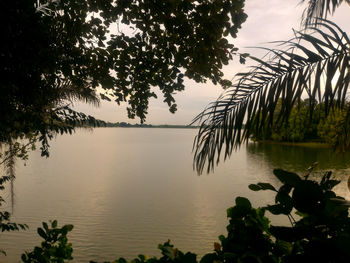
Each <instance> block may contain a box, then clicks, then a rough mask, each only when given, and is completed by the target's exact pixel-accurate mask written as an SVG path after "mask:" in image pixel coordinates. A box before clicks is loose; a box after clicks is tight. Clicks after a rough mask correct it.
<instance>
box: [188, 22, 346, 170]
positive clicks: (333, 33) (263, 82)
mask: <svg viewBox="0 0 350 263" xmlns="http://www.w3.org/2000/svg"><path fill="white" fill-rule="evenodd" d="M308 29H309V30H310V31H309V33H305V32H304V31H300V32H295V35H296V37H295V38H294V39H292V40H289V41H281V42H280V46H281V47H282V48H284V49H268V51H269V53H268V56H265V60H261V59H258V58H255V57H250V58H251V59H253V60H254V61H256V62H257V63H258V65H255V66H252V67H251V70H250V71H248V72H245V73H240V74H237V75H236V77H237V80H236V82H235V83H234V85H233V86H232V87H230V88H228V89H226V90H225V91H224V93H223V94H222V95H221V96H220V97H219V98H218V100H217V101H215V102H213V103H211V104H210V105H209V106H208V107H207V109H205V110H204V111H203V112H202V113H201V114H199V115H198V116H197V117H196V118H195V119H194V123H195V122H199V123H200V125H201V128H200V130H199V133H198V135H197V137H196V139H195V145H194V147H195V160H194V166H195V168H196V169H197V171H198V172H199V173H201V172H202V171H203V169H204V166H206V165H207V171H208V172H209V171H210V170H211V169H213V168H214V165H215V163H216V164H218V163H219V161H220V156H221V154H223V155H224V158H227V157H229V156H230V155H231V153H232V151H233V150H234V149H237V148H238V147H239V146H240V145H241V144H242V142H244V141H248V139H249V138H250V136H251V135H252V134H254V135H255V136H257V135H258V134H259V135H261V134H264V133H267V132H269V131H271V127H272V126H273V125H275V126H277V127H284V126H286V125H288V120H289V117H290V116H291V114H292V113H293V109H296V107H298V105H299V104H300V101H301V98H302V96H305V97H306V98H308V101H309V107H308V110H309V112H307V113H305V114H306V115H307V116H309V119H310V120H311V118H313V117H314V116H315V115H314V114H313V112H314V110H315V107H316V105H317V104H321V103H322V105H323V107H322V108H321V110H322V111H323V114H324V115H323V116H325V117H326V116H327V115H328V114H329V112H330V111H331V110H332V109H333V108H341V109H343V108H344V107H345V105H346V102H347V93H348V87H349V82H350V70H349V63H350V62H349V61H350V49H349V45H350V40H349V38H348V36H347V34H346V33H345V32H344V31H342V30H341V28H339V27H338V26H337V25H336V24H334V23H332V22H331V21H326V20H321V21H319V23H318V24H314V25H312V26H310V27H309V28H308ZM279 101H280V102H281V107H280V108H279V110H278V112H277V111H276V108H277V103H278V102H279ZM276 113H277V114H276ZM303 114H304V113H303ZM305 114H304V115H305ZM347 115H348V117H347V118H346V119H347V120H348V119H349V116H350V112H349V111H347ZM291 117H292V118H293V116H291ZM294 117H295V121H296V122H298V121H299V120H297V119H298V118H299V117H300V116H294ZM243 123H244V126H243ZM298 125H299V124H298ZM301 125H303V124H302V123H300V126H301ZM305 132H306V131H305ZM290 136H292V135H290ZM338 139H339V140H341V139H345V140H349V139H350V138H349V136H344V137H338ZM337 145H344V146H345V145H349V142H348V141H344V140H343V141H338V143H337Z"/></svg>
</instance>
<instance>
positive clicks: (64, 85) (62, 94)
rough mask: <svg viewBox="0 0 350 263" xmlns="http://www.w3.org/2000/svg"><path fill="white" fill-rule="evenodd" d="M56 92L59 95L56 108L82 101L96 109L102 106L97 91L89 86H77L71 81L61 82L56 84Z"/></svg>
mask: <svg viewBox="0 0 350 263" xmlns="http://www.w3.org/2000/svg"><path fill="white" fill-rule="evenodd" d="M56 90H57V92H58V94H57V96H56V97H57V100H56V101H55V102H54V103H55V106H57V105H60V104H62V103H66V102H67V101H70V102H74V101H80V102H84V103H87V104H90V105H92V106H95V107H98V106H99V105H100V99H99V97H98V95H97V94H96V91H95V90H94V89H92V88H89V87H88V86H76V85H73V83H72V81H70V80H61V81H60V83H57V84H56Z"/></svg>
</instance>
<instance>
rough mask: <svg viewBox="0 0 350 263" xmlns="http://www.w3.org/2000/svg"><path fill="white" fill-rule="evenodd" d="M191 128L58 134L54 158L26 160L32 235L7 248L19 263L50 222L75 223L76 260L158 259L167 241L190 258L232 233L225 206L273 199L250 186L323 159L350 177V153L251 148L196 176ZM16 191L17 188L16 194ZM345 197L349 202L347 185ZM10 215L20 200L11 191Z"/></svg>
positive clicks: (11, 237)
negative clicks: (40, 228)
mask: <svg viewBox="0 0 350 263" xmlns="http://www.w3.org/2000/svg"><path fill="white" fill-rule="evenodd" d="M196 132H197V131H196V130H192V129H145V128H144V129H140V128H99V129H94V130H93V131H90V132H89V131H86V130H79V131H77V132H76V133H75V134H73V135H71V136H69V135H63V136H59V137H57V138H56V139H55V140H54V141H53V142H52V143H51V146H52V147H51V155H50V158H48V159H44V158H42V157H40V153H39V152H34V153H32V154H31V155H30V158H29V161H27V163H26V166H24V165H23V163H20V162H19V163H18V164H17V167H16V174H17V177H16V180H15V182H14V200H13V201H14V202H13V221H15V222H18V223H21V222H24V223H27V224H28V225H29V226H30V229H29V230H28V231H21V232H18V233H10V234H7V233H5V234H4V233H2V234H1V237H0V247H1V248H4V249H5V250H6V251H7V253H8V256H7V257H3V256H1V257H0V262H19V258H20V254H21V253H22V252H23V251H24V250H30V249H32V248H33V247H34V246H35V245H38V244H39V242H40V239H39V237H38V236H37V235H36V234H34V233H35V232H36V228H37V227H38V226H40V225H41V222H42V221H48V220H52V219H57V220H58V222H59V224H60V225H61V224H73V225H74V229H73V231H72V232H71V233H70V234H69V240H70V241H71V242H72V243H73V248H74V251H73V256H74V260H73V262H88V261H89V260H95V261H99V262H102V261H104V260H110V261H112V260H114V259H116V258H119V257H121V256H123V257H126V258H129V259H131V258H134V257H136V256H137V255H138V254H140V253H143V254H147V255H150V256H152V255H156V256H159V251H158V250H157V245H158V244H159V243H163V242H165V241H167V240H168V239H170V240H171V242H172V243H173V244H175V246H176V247H178V248H179V249H181V250H184V251H192V252H195V253H198V254H199V255H203V254H204V253H206V252H209V251H211V250H212V249H213V242H214V241H217V236H218V235H220V234H224V233H225V227H226V225H227V219H226V208H228V207H230V206H232V205H233V202H234V199H235V197H237V196H246V197H249V198H250V199H251V200H252V201H253V204H254V205H263V204H266V202H268V201H270V200H271V195H270V194H269V193H268V192H266V193H256V192H252V191H250V190H249V189H248V185H249V184H250V183H257V182H261V181H262V182H272V183H274V184H276V183H278V182H277V181H276V179H275V178H274V176H273V175H272V173H271V171H272V169H273V168H277V167H279V168H285V169H290V170H294V171H303V170H304V169H306V168H307V167H308V166H309V165H310V164H312V163H313V162H315V161H319V162H320V168H322V169H333V170H335V171H336V173H337V176H338V178H340V179H343V180H345V181H346V180H347V176H348V174H349V173H348V171H349V170H348V167H349V164H350V156H349V154H348V155H335V154H334V153H333V152H332V151H331V150H330V149H323V148H322V149H316V148H305V147H293V146H282V145H260V144H249V145H248V146H247V147H245V146H244V147H242V148H241V149H240V150H239V151H237V152H235V153H233V154H232V157H231V159H230V160H228V161H226V162H225V163H222V164H220V165H219V167H217V168H216V169H215V173H214V174H209V175H206V174H205V175H201V176H198V175H197V174H196V173H195V172H194V171H193V170H192V158H193V156H192V153H191V150H192V142H193V138H194V136H195V134H196ZM7 190H9V187H8V188H7ZM338 191H339V192H341V193H343V194H346V195H347V197H348V198H349V196H348V191H347V189H346V185H345V184H344V183H343V184H342V185H341V186H340V187H338ZM5 198H6V200H7V206H8V207H7V209H8V210H10V211H11V209H12V208H11V193H10V192H9V191H7V192H6V193H5Z"/></svg>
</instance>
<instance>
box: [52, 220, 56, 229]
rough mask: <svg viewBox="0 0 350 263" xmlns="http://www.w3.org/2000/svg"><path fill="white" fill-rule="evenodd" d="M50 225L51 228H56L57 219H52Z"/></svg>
mask: <svg viewBox="0 0 350 263" xmlns="http://www.w3.org/2000/svg"><path fill="white" fill-rule="evenodd" d="M51 226H52V228H56V227H57V220H54V221H53V222H52V223H51Z"/></svg>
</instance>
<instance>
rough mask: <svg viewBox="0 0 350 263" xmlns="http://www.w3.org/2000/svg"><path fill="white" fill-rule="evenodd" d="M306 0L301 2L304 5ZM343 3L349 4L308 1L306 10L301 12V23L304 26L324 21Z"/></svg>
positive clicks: (349, 1) (341, 0)
mask: <svg viewBox="0 0 350 263" xmlns="http://www.w3.org/2000/svg"><path fill="white" fill-rule="evenodd" d="M305 1H307V0H302V1H301V2H302V3H304V2H305ZM343 2H346V3H348V4H350V0H308V5H307V8H306V9H305V10H304V12H303V16H302V21H303V24H304V25H305V26H309V25H312V24H315V23H316V24H317V23H318V22H320V21H321V20H320V19H326V18H327V15H328V14H333V13H334V11H335V9H336V8H337V7H339V6H340V5H341V4H342V3H343Z"/></svg>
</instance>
